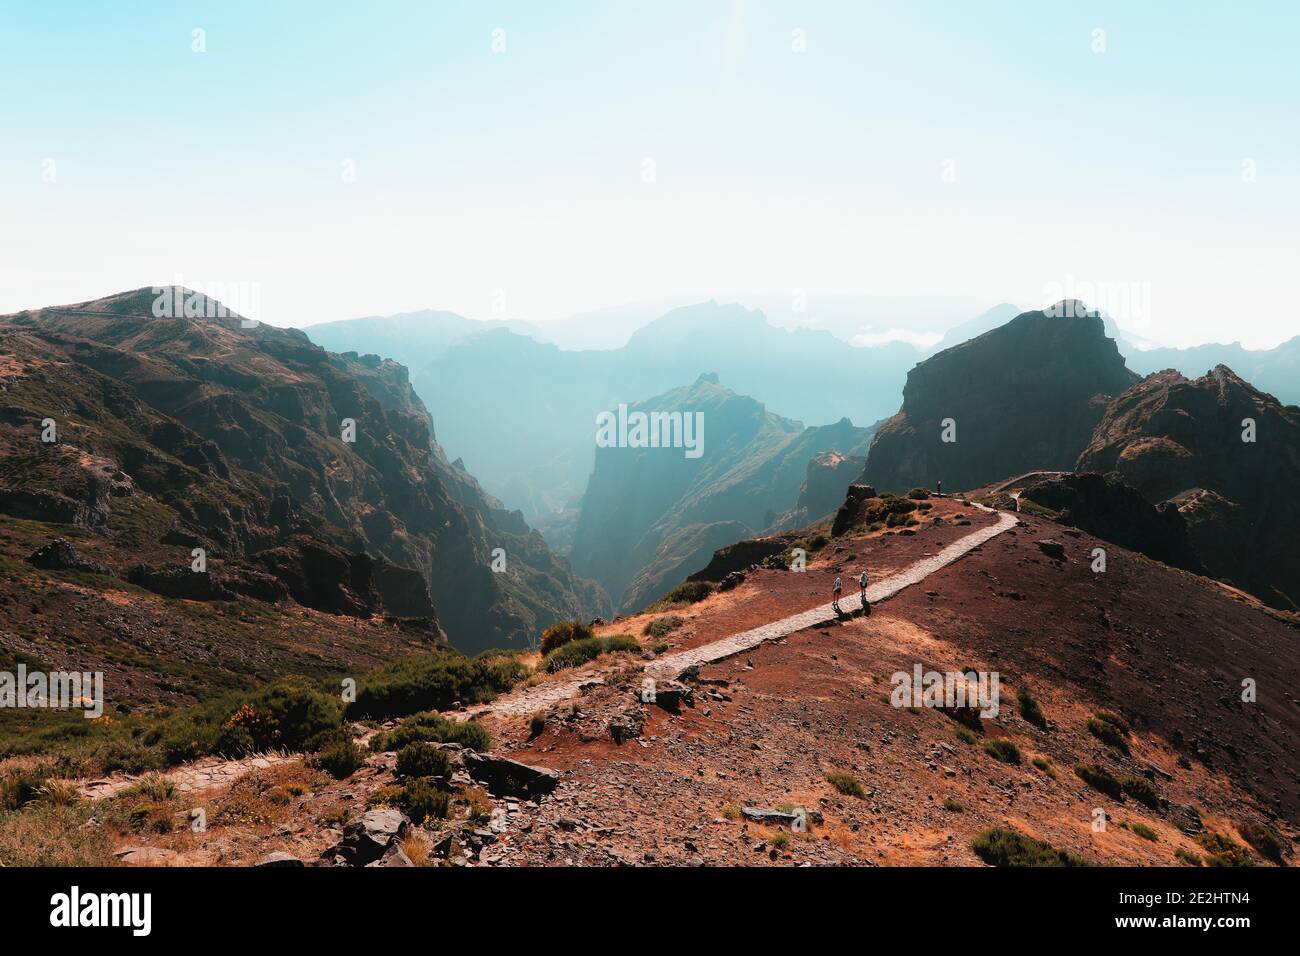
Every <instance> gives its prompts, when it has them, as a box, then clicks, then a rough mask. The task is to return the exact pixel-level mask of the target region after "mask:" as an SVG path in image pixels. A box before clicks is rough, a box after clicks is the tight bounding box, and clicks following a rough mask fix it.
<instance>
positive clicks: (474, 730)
mask: <svg viewBox="0 0 1300 956" xmlns="http://www.w3.org/2000/svg"><path fill="white" fill-rule="evenodd" d="M417 740H426V741H430V742H432V743H438V744H460V745H461V746H462V747H468V748H469V749H470V750H477V751H485V750H490V749H491V748H492V735H491V734H489V733H488V731H487V728H486V727H484V726H483V725H482V724H480V723H479V722H478V721H474V720H448V719H447V718H446V717H444V716H442V714H439V713H436V712H433V711H430V712H428V713H423V714H413V715H412V716H410V717H407V718H406V719H405V720H403V721H402V722H401V723H400V724H398V725H397V726H396V727H394V728H393V729H392V730H383V731H380V732H379V733H377V734H375V735H374V736H373V737H371V738H370V749H371V750H372V751H373V752H374V753H386V752H388V751H393V750H400V749H401V748H402V747H405V746H406V745H407V744H409V743H414V742H415V741H417Z"/></svg>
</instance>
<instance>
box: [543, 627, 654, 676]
mask: <svg viewBox="0 0 1300 956" xmlns="http://www.w3.org/2000/svg"><path fill="white" fill-rule="evenodd" d="M640 650H641V645H640V644H638V643H637V642H636V638H635V637H633V636H632V635H630V634H611V635H610V636H609V637H588V638H581V639H579V640H576V641H570V642H569V643H568V644H565V645H564V646H563V647H558V648H556V649H555V650H553V651H551V652H550V653H549V654H547V655H546V656H545V657H543V658H542V663H541V665H540V667H541V669H542V670H544V671H546V672H547V673H548V674H554V673H555V672H556V671H562V670H567V669H568V668H570V667H581V666H582V665H583V664H585V663H587V662H588V661H594V660H595V659H596V658H597V657H599V656H600V655H601V654H608V653H610V652H612V651H631V652H634V653H635V652H638V651H640Z"/></svg>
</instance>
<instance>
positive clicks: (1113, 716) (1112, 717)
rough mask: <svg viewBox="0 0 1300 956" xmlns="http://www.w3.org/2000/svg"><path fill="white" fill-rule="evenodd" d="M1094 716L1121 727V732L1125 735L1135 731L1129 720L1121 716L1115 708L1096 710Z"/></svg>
mask: <svg viewBox="0 0 1300 956" xmlns="http://www.w3.org/2000/svg"><path fill="white" fill-rule="evenodd" d="M1092 716H1094V717H1096V718H1097V719H1098V720H1103V721H1105V722H1106V723H1108V724H1111V725H1113V726H1115V727H1117V728H1118V729H1119V732H1120V733H1122V734H1123V735H1124V736H1125V737H1127V736H1128V735H1129V734H1131V733H1133V728H1132V727H1130V726H1129V725H1128V721H1127V720H1125V719H1124V718H1123V717H1121V716H1120V715H1119V714H1117V713H1115V711H1113V710H1098V711H1094V712H1093V715H1092Z"/></svg>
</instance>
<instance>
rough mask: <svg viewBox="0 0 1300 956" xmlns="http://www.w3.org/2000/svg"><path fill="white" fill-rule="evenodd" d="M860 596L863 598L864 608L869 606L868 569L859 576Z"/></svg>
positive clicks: (863, 570)
mask: <svg viewBox="0 0 1300 956" xmlns="http://www.w3.org/2000/svg"><path fill="white" fill-rule="evenodd" d="M858 594H859V596H860V597H861V598H862V606H863V608H865V607H866V606H867V569H866V568H863V569H862V573H861V574H859V575H858Z"/></svg>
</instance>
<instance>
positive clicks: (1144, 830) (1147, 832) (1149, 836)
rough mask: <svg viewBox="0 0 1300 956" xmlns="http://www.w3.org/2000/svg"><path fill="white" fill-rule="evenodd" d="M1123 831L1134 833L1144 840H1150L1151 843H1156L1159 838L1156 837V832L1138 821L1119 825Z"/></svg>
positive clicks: (1129, 821)
mask: <svg viewBox="0 0 1300 956" xmlns="http://www.w3.org/2000/svg"><path fill="white" fill-rule="evenodd" d="M1120 826H1121V827H1123V828H1124V829H1125V830H1128V831H1130V832H1132V833H1136V834H1137V835H1138V836H1140V837H1141V838H1142V839H1144V840H1150V841H1151V842H1152V843H1155V842H1157V841H1158V840H1159V839H1160V838H1159V837H1157V836H1156V831H1155V830H1153V829H1151V828H1150V827H1149V826H1147V825H1146V824H1145V823H1142V822H1141V821H1139V820H1127V821H1125V822H1124V823H1121V824H1120Z"/></svg>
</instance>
